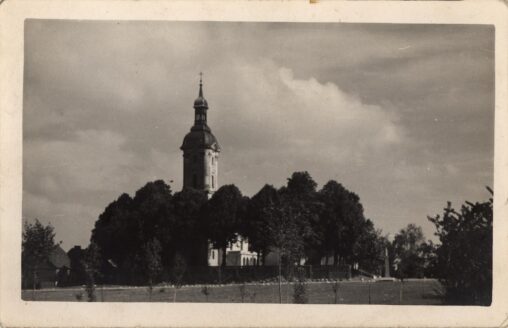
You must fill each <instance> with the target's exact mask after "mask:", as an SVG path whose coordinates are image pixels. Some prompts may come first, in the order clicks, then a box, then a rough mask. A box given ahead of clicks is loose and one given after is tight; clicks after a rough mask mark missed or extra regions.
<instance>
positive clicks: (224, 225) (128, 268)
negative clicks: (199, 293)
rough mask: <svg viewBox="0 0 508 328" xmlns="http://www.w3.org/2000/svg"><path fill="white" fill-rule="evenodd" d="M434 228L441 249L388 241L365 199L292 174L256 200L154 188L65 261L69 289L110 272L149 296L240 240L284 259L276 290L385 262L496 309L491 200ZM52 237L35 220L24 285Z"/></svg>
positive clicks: (413, 231) (407, 238)
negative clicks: (289, 275)
mask: <svg viewBox="0 0 508 328" xmlns="http://www.w3.org/2000/svg"><path fill="white" fill-rule="evenodd" d="M489 191H490V189H489ZM429 220H430V221H431V222H432V223H433V224H434V225H435V226H436V231H437V232H436V235H437V236H438V237H439V241H440V244H438V245H435V244H433V243H432V242H431V241H426V239H425V236H424V235H423V233H422V229H421V228H420V227H418V226H416V225H414V224H409V225H408V226H407V227H405V228H403V229H401V230H400V231H399V232H398V233H397V234H395V236H394V238H393V240H391V241H389V240H388V238H387V237H386V236H383V235H382V232H381V231H380V230H379V229H376V228H375V226H374V223H373V222H372V220H370V219H368V218H366V217H365V216H364V211H363V206H362V204H361V202H360V198H359V196H358V195H356V194H355V193H354V192H352V191H350V190H348V189H347V188H345V187H344V186H343V185H341V184H340V183H338V182H336V181H334V180H330V181H328V182H327V183H326V184H325V185H324V186H323V187H322V188H321V189H320V190H318V189H317V184H316V182H315V181H314V180H313V179H312V177H311V176H310V175H309V174H308V173H307V172H295V173H293V174H292V175H291V177H290V178H288V180H287V184H286V185H285V186H282V187H280V188H278V189H277V188H275V187H273V186H272V185H268V184H267V185H265V186H263V187H262V188H261V190H259V192H257V193H256V194H255V195H253V196H252V197H251V198H249V197H246V196H243V195H242V193H241V192H240V190H239V189H238V188H237V187H236V186H234V185H225V186H222V187H221V188H220V189H219V190H217V191H216V192H215V193H214V194H213V196H212V197H211V198H210V199H208V198H207V195H206V194H205V193H204V192H202V191H199V190H194V189H184V190H182V191H179V192H173V191H172V190H171V188H170V186H169V185H167V184H166V183H164V181H162V180H157V181H154V182H149V183H147V184H146V185H145V186H143V187H142V188H141V189H139V190H138V191H137V192H136V193H135V195H134V197H131V196H129V195H128V194H122V195H120V197H119V198H118V199H117V200H115V201H113V202H112V203H110V204H109V205H108V206H107V207H106V208H105V210H104V212H103V213H102V214H101V215H100V216H99V218H98V220H97V221H96V223H95V227H94V229H93V231H92V236H91V240H90V245H89V246H88V247H87V248H86V249H81V247H79V246H76V247H74V248H72V249H71V250H70V251H69V252H68V255H69V258H70V265H71V277H70V278H69V281H70V282H71V283H79V284H81V283H86V284H87V286H90V288H91V290H90V291H89V295H94V291H93V288H94V285H95V282H96V281H101V282H108V276H109V277H111V274H112V273H114V274H116V275H118V273H121V276H122V279H116V280H114V282H115V283H136V284H148V285H149V288H150V289H151V286H152V284H154V283H157V282H159V281H161V280H162V279H164V280H165V281H171V282H173V284H175V285H179V284H181V283H182V281H183V280H182V279H183V276H185V275H186V272H189V271H191V270H190V269H191V268H193V269H195V272H197V271H199V270H197V271H196V269H197V268H202V269H203V268H205V267H206V266H207V265H208V248H209V245H210V244H211V245H213V247H214V248H217V249H220V250H222V251H223V253H224V254H223V256H224V255H225V249H226V247H227V246H228V245H229V244H230V243H234V242H236V240H237V238H238V236H239V235H241V236H243V237H247V238H248V240H249V246H250V250H251V251H255V252H257V253H258V255H259V261H258V262H257V264H256V265H258V266H259V265H260V266H262V265H263V264H264V259H265V258H266V256H267V254H269V253H272V252H273V253H274V254H277V255H278V256H279V259H278V263H279V271H278V277H279V283H280V279H281V269H282V266H285V267H289V266H293V265H294V264H299V263H305V264H307V265H313V266H319V265H325V266H328V267H330V266H336V267H342V268H343V267H349V268H350V269H351V268H352V269H353V271H354V273H356V274H364V275H365V274H366V275H382V274H386V272H384V267H385V254H388V257H387V259H388V262H389V263H388V267H389V270H390V273H391V275H392V276H395V277H397V278H400V279H405V278H414V277H416V278H421V277H436V278H439V279H440V281H441V282H442V284H443V286H444V287H445V290H446V297H445V299H446V302H447V303H449V304H479V305H487V304H489V303H490V299H491V293H492V199H490V200H489V201H487V202H483V203H475V204H473V203H469V202H466V204H464V205H463V206H462V208H461V211H460V212H457V211H455V210H454V209H452V208H451V206H450V205H449V206H448V207H447V208H445V210H444V214H443V216H442V217H441V216H435V217H429ZM53 238H54V233H53V228H52V227H51V226H46V227H44V226H43V225H41V224H40V222H38V221H37V220H36V222H35V224H26V225H25V228H24V234H23V256H22V263H23V275H24V277H30V276H33V277H35V276H36V271H37V270H39V271H41V269H40V268H41V265H40V263H43V262H44V259H45V258H47V257H48V254H49V253H50V251H51V249H52V248H53V247H54V246H55V243H54V240H53ZM222 265H225V261H223V262H222ZM38 268H39V269H38ZM188 269H189V270H188ZM201 271H203V270H201ZM163 272H164V273H165V275H163V274H162V273H163ZM259 272H261V271H259ZM189 273H190V272H189ZM219 274H220V270H219ZM24 279H25V278H24ZM111 281H112V280H110V282H111ZM219 281H220V278H219ZM34 286H35V283H34ZM91 297H92V296H90V297H89V298H91Z"/></svg>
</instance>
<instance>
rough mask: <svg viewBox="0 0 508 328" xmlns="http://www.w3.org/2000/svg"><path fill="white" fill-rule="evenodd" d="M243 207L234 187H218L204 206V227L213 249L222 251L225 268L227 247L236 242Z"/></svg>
mask: <svg viewBox="0 0 508 328" xmlns="http://www.w3.org/2000/svg"><path fill="white" fill-rule="evenodd" d="M245 205H246V204H245V200H244V198H243V196H242V194H241V192H240V190H238V188H237V187H236V186H235V185H225V186H222V187H220V188H219V189H218V190H217V191H216V192H215V193H214V194H213V196H212V198H211V199H210V200H209V202H208V203H207V205H206V213H205V215H206V227H207V229H208V233H209V237H210V239H211V241H212V243H213V245H214V247H216V248H219V249H222V264H221V266H226V248H227V246H228V245H229V244H230V243H234V242H236V240H237V233H238V231H239V229H240V227H241V222H242V219H243V216H244V215H245Z"/></svg>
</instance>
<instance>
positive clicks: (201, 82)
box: [199, 72, 203, 97]
mask: <svg viewBox="0 0 508 328" xmlns="http://www.w3.org/2000/svg"><path fill="white" fill-rule="evenodd" d="M199 96H200V97H203V72H199Z"/></svg>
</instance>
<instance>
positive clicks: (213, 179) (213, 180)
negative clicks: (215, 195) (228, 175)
mask: <svg viewBox="0 0 508 328" xmlns="http://www.w3.org/2000/svg"><path fill="white" fill-rule="evenodd" d="M212 188H215V177H214V176H213V175H212Z"/></svg>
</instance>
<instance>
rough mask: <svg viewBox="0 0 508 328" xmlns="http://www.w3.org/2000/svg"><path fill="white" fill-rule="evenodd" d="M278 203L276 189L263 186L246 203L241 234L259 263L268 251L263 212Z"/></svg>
mask: <svg viewBox="0 0 508 328" xmlns="http://www.w3.org/2000/svg"><path fill="white" fill-rule="evenodd" d="M278 202H279V195H278V193H277V189H275V188H274V187H273V186H271V185H268V184H267V185H264V187H263V188H261V190H260V191H259V192H258V193H257V194H255V195H254V196H253V197H252V198H251V199H250V200H249V202H248V205H247V208H248V211H247V214H246V219H245V222H244V225H243V227H242V230H243V234H244V235H245V236H246V237H247V238H248V239H249V245H250V248H251V249H252V250H253V251H255V252H257V253H258V254H259V258H260V261H258V262H257V263H258V264H259V262H261V263H263V264H264V262H265V257H266V255H267V254H268V252H269V250H270V246H271V245H270V239H269V235H268V219H267V217H266V215H265V211H266V209H267V208H268V207H270V206H273V205H274V204H275V203H278Z"/></svg>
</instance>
